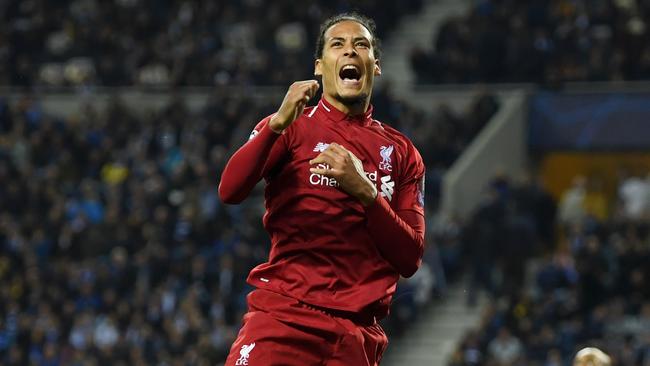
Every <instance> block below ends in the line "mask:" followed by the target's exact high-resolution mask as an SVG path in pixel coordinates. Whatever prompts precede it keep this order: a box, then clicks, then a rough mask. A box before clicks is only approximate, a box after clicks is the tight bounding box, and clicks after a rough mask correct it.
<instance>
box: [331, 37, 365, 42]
mask: <svg viewBox="0 0 650 366" xmlns="http://www.w3.org/2000/svg"><path fill="white" fill-rule="evenodd" d="M332 41H345V38H343V37H332V38H330V39H329V40H328V41H327V42H332ZM352 41H353V42H356V41H367V42H370V40H369V39H368V38H366V37H354V38H352Z"/></svg>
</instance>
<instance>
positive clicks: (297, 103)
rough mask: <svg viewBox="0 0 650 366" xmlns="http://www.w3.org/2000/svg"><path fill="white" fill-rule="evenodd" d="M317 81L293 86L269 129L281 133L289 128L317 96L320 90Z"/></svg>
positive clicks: (270, 122)
mask: <svg viewBox="0 0 650 366" xmlns="http://www.w3.org/2000/svg"><path fill="white" fill-rule="evenodd" d="M319 87H320V86H319V84H318V81H316V80H303V81H296V82H295V83H293V84H291V86H290V87H289V90H288V91H287V94H286V95H285V96H284V100H283V101H282V105H280V109H278V111H277V112H276V113H275V114H274V115H273V117H271V120H270V121H269V127H270V128H271V130H273V131H275V132H277V133H280V132H282V131H284V130H285V129H286V128H287V127H289V126H290V125H291V124H292V123H293V121H295V120H296V118H298V116H300V115H301V114H302V111H303V110H304V109H305V106H306V105H307V103H308V102H309V100H310V99H311V98H313V97H314V95H316V92H317V91H318V88H319Z"/></svg>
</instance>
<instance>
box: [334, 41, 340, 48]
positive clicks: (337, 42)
mask: <svg viewBox="0 0 650 366" xmlns="http://www.w3.org/2000/svg"><path fill="white" fill-rule="evenodd" d="M342 45H343V42H341V41H334V42H332V47H340V46H342Z"/></svg>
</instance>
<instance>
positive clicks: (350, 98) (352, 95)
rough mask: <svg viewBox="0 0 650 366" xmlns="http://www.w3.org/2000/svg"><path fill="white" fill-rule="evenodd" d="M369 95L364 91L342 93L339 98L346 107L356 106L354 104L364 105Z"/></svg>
mask: <svg viewBox="0 0 650 366" xmlns="http://www.w3.org/2000/svg"><path fill="white" fill-rule="evenodd" d="M368 96H369V94H368V93H366V92H364V91H361V90H359V91H356V92H349V91H347V92H340V93H338V95H337V98H336V99H338V100H339V102H341V103H343V104H345V105H354V104H363V103H365V102H366V100H368Z"/></svg>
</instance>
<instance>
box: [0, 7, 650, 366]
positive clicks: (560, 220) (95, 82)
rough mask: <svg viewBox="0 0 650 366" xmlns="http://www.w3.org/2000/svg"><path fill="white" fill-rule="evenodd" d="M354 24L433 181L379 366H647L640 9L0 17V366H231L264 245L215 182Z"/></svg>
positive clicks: (228, 10)
mask: <svg viewBox="0 0 650 366" xmlns="http://www.w3.org/2000/svg"><path fill="white" fill-rule="evenodd" d="M348 10H358V11H360V12H362V13H365V14H366V15H368V16H370V17H372V18H374V20H375V21H376V22H377V24H378V31H379V36H380V37H381V38H382V40H383V58H382V60H381V64H382V67H383V75H382V76H381V78H380V80H378V82H377V87H376V89H375V91H374V94H373V105H374V107H375V118H377V119H379V120H381V121H384V122H386V123H388V124H390V125H392V126H394V127H396V128H398V129H399V130H401V131H402V132H404V133H405V134H406V135H408V136H410V137H411V139H412V140H413V141H414V143H415V144H416V145H417V147H418V148H419V150H420V152H421V153H422V155H423V157H424V160H425V162H426V164H427V179H426V182H427V186H426V189H427V197H426V200H427V201H426V207H427V220H428V228H427V230H428V231H427V239H426V240H427V249H426V253H425V260H424V264H423V266H422V268H421V269H420V270H419V271H418V273H417V274H416V275H415V276H414V277H413V278H411V279H408V280H402V281H400V283H399V286H398V293H397V295H396V296H395V299H394V305H393V308H392V313H391V315H390V316H389V317H388V318H387V319H385V321H384V322H383V325H384V327H385V328H386V330H387V333H388V334H389V337H390V339H391V345H390V347H389V350H388V352H387V354H386V357H385V360H384V362H383V363H382V365H389V366H390V365H412V366H416V365H417V366H419V365H433V366H437V365H445V366H465V365H472V366H480V365H494V366H509V365H513V366H514V365H539V366H560V365H570V364H571V359H572V357H573V355H574V354H575V352H576V351H577V350H578V349H579V348H581V347H583V346H585V345H591V346H597V347H601V348H602V349H603V350H605V351H606V352H608V353H609V354H610V355H611V356H612V357H613V360H614V363H615V365H630V366H648V365H650V284H649V282H648V281H649V280H650V278H649V276H650V265H649V263H650V230H649V226H648V223H649V222H650V221H649V219H650V174H649V173H650V83H649V82H646V81H644V80H648V79H650V39H649V35H650V29H648V25H649V24H648V21H650V1H647V0H530V1H516V0H401V1H397V0H384V1H381V2H380V1H371V0H366V1H355V2H349V1H342V0H338V1H336V0H334V1H333V0H329V1H325V0H304V1H300V2H296V1H289V0H279V1H272V2H267V1H262V0H240V1H235V0H216V1H208V0H200V1H199V0H196V1H181V0H155V1H154V0H111V1H108V0H107V1H100V0H0V19H1V21H0V364H2V365H37V366H58V365H220V364H221V363H222V362H223V360H224V358H225V355H226V354H227V352H228V349H229V347H230V344H231V342H232V341H233V339H234V337H235V335H236V332H237V331H238V329H239V322H240V319H241V316H242V314H243V313H244V312H245V296H246V294H247V293H248V292H249V291H251V288H250V286H248V285H247V284H246V283H245V282H244V280H245V278H246V275H247V273H248V271H249V270H250V269H251V268H252V267H253V266H255V265H256V264H258V263H261V262H263V261H264V260H265V259H266V257H267V253H268V246H269V240H268V237H267V234H266V233H265V232H264V231H263V230H262V226H261V215H262V214H263V209H264V208H263V207H264V206H263V201H262V196H261V194H260V193H261V192H262V191H261V189H262V187H258V188H257V189H256V191H255V194H254V195H253V197H251V198H249V199H248V200H247V201H246V202H245V203H244V204H242V205H238V206H225V205H223V204H221V203H220V201H219V199H218V197H217V195H216V186H217V184H218V182H219V179H220V174H221V170H222V168H223V166H224V164H225V162H226V161H227V159H228V157H229V156H230V154H231V153H232V152H233V151H234V150H235V149H237V148H238V147H239V146H240V145H241V144H242V143H243V142H244V141H245V140H246V139H247V136H248V135H249V133H250V131H251V129H252V127H253V126H254V125H255V124H256V122H258V121H259V120H260V118H261V117H263V116H265V115H268V114H270V113H272V112H274V111H275V109H276V108H277V106H278V105H279V102H280V101H281V99H282V96H283V95H284V93H285V91H286V89H287V87H288V85H289V84H290V83H291V82H293V81H295V80H303V79H309V78H312V74H313V56H312V55H313V51H314V43H315V39H316V37H317V31H318V25H319V24H320V22H321V21H322V20H323V19H325V18H326V17H328V16H330V15H333V14H336V13H339V12H342V11H348Z"/></svg>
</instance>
